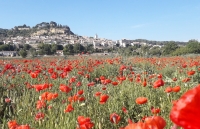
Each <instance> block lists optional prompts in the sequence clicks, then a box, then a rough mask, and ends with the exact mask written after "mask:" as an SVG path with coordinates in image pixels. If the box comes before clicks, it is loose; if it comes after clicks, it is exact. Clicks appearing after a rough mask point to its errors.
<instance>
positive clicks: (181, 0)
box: [0, 0, 200, 41]
mask: <svg viewBox="0 0 200 129" xmlns="http://www.w3.org/2000/svg"><path fill="white" fill-rule="evenodd" d="M50 21H55V22H57V23H58V24H62V25H68V26H69V27H70V28H71V30H72V31H73V32H74V33H75V34H78V35H81V36H94V35H95V34H96V33H97V34H98V36H99V37H100V38H107V39H112V40H119V39H122V38H126V39H148V40H157V41H166V40H168V41H169V40H173V41H188V40H190V39H197V40H199V41H200V0H0V28H6V29H11V28H13V27H14V26H18V25H23V24H26V25H29V26H31V27H32V26H34V25H36V24H38V23H41V22H50Z"/></svg>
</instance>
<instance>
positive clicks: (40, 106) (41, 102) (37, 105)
mask: <svg viewBox="0 0 200 129" xmlns="http://www.w3.org/2000/svg"><path fill="white" fill-rule="evenodd" d="M44 107H46V103H45V101H44V100H38V101H37V104H36V108H37V109H41V108H44Z"/></svg>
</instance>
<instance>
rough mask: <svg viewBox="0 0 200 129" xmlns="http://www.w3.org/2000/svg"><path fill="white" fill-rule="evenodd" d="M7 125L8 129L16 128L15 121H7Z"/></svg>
mask: <svg viewBox="0 0 200 129" xmlns="http://www.w3.org/2000/svg"><path fill="white" fill-rule="evenodd" d="M7 124H8V128H9V129H15V128H16V127H17V126H18V124H17V122H16V120H11V121H8V123H7Z"/></svg>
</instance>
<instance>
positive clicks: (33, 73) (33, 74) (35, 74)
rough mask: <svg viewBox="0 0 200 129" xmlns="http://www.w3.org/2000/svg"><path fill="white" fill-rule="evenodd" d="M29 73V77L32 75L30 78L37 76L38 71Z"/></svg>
mask: <svg viewBox="0 0 200 129" xmlns="http://www.w3.org/2000/svg"><path fill="white" fill-rule="evenodd" d="M30 75H31V77H32V78H37V76H38V73H35V72H31V73H30Z"/></svg>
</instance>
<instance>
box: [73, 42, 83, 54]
mask: <svg viewBox="0 0 200 129" xmlns="http://www.w3.org/2000/svg"><path fill="white" fill-rule="evenodd" d="M73 49H74V52H75V53H80V52H84V50H85V48H84V46H83V45H81V44H79V43H77V44H75V45H74V47H73Z"/></svg>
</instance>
